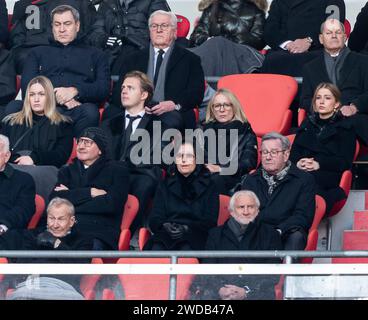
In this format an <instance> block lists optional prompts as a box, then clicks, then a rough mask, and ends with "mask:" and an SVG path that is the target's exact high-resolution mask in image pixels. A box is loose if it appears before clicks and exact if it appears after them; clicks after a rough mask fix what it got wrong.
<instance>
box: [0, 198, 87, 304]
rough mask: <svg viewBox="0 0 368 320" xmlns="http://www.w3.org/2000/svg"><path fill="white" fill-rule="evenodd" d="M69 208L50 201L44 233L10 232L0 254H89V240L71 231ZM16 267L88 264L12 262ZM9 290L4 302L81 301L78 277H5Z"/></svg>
mask: <svg viewBox="0 0 368 320" xmlns="http://www.w3.org/2000/svg"><path fill="white" fill-rule="evenodd" d="M75 224H76V219H75V209H74V206H73V204H72V203H71V202H70V201H69V200H67V199H63V198H59V197H56V198H54V199H52V200H51V201H50V203H49V205H48V207H47V227H46V230H45V229H34V230H16V231H10V232H8V233H7V234H6V235H4V237H1V238H0V249H2V250H67V251H69V250H91V249H92V244H93V242H92V238H91V237H89V236H86V235H85V234H83V233H81V232H80V230H78V228H76V227H75ZM14 262H16V263H89V262H90V259H88V258H87V259H86V258H78V259H70V258H38V257H32V258H16V259H14ZM7 280H8V282H10V284H9V286H10V287H12V286H16V289H15V290H14V291H13V292H12V293H11V294H10V296H9V297H7V298H8V299H11V300H15V299H22V300H24V299H43V300H46V299H49V300H50V299H53V300H59V299H63V300H69V299H83V296H82V295H81V294H80V292H79V291H80V288H79V284H80V275H51V276H50V275H41V276H36V275H30V276H18V275H17V276H15V277H8V278H7Z"/></svg>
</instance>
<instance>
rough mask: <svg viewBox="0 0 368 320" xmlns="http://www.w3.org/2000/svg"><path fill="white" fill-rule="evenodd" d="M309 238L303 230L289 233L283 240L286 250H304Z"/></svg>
mask: <svg viewBox="0 0 368 320" xmlns="http://www.w3.org/2000/svg"><path fill="white" fill-rule="evenodd" d="M307 237H308V235H307V233H306V232H305V231H304V230H303V229H297V230H296V231H288V232H287V233H286V234H285V235H283V239H282V242H283V245H284V250H304V249H305V247H306V245H307Z"/></svg>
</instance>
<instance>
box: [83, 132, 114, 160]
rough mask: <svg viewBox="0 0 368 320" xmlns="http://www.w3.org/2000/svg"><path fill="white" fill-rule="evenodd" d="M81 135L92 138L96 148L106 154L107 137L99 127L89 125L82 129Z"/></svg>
mask: <svg viewBox="0 0 368 320" xmlns="http://www.w3.org/2000/svg"><path fill="white" fill-rule="evenodd" d="M81 137H85V138H89V139H91V140H93V141H94V142H95V143H96V144H97V146H98V148H99V149H100V151H101V153H102V154H106V152H107V145H108V137H107V135H106V133H105V131H104V130H103V129H101V128H99V127H89V128H86V129H84V130H83V132H82V134H81V135H80V138H81Z"/></svg>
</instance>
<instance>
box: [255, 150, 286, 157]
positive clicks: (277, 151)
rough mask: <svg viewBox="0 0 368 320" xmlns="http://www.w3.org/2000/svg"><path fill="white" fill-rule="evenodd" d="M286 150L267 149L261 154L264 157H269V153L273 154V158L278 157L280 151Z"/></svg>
mask: <svg viewBox="0 0 368 320" xmlns="http://www.w3.org/2000/svg"><path fill="white" fill-rule="evenodd" d="M284 151H285V150H271V151H267V150H261V155H262V157H267V156H268V155H269V154H270V155H271V157H272V158H274V157H276V156H277V155H278V154H279V153H280V152H284Z"/></svg>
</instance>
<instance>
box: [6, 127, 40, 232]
mask: <svg viewBox="0 0 368 320" xmlns="http://www.w3.org/2000/svg"><path fill="white" fill-rule="evenodd" d="M9 158H10V151H9V139H8V137H6V136H4V135H2V134H0V235H2V234H4V233H5V232H7V230H8V229H25V228H27V225H28V223H29V221H30V219H31V217H32V215H33V213H34V211H35V193H36V191H35V183H34V181H33V179H32V177H31V176H30V175H29V174H28V173H25V172H21V171H18V170H15V169H14V168H13V167H12V166H10V165H9V164H8V161H9Z"/></svg>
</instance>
